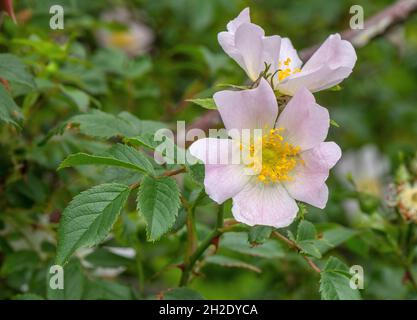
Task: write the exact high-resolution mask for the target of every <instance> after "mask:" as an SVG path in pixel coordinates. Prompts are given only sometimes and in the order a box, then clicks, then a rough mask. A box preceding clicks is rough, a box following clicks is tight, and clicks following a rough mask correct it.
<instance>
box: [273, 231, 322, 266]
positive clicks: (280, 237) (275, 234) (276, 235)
mask: <svg viewBox="0 0 417 320" xmlns="http://www.w3.org/2000/svg"><path fill="white" fill-rule="evenodd" d="M272 237H274V238H275V239H278V240H281V241H283V242H285V243H286V244H287V245H288V246H289V247H290V248H291V249H294V250H295V251H297V252H300V251H302V249H301V247H300V246H299V245H298V244H297V243H295V242H294V241H292V240H290V239H288V238H287V237H286V236H284V235H283V234H281V233H279V232H278V231H273V232H272ZM302 257H303V258H304V260H306V261H307V263H308V264H309V265H310V267H311V268H312V269H313V270H314V271H315V272H317V273H321V270H320V268H319V267H318V266H317V265H316V264H315V263H314V262H313V260H311V259H310V258H309V257H307V256H305V255H302Z"/></svg>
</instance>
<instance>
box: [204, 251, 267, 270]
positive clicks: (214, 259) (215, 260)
mask: <svg viewBox="0 0 417 320" xmlns="http://www.w3.org/2000/svg"><path fill="white" fill-rule="evenodd" d="M206 261H207V263H212V264H217V265H219V266H222V267H229V268H241V269H246V270H249V271H253V272H256V273H261V272H262V270H261V269H259V268H258V267H257V266H254V265H253V264H250V263H247V262H244V261H241V260H238V259H235V258H230V257H226V256H221V255H215V256H210V257H207V259H206Z"/></svg>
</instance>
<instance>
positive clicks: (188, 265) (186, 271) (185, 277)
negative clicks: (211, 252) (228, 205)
mask: <svg viewBox="0 0 417 320" xmlns="http://www.w3.org/2000/svg"><path fill="white" fill-rule="evenodd" d="M222 227H223V206H220V207H219V210H218V212H217V221H216V227H215V229H214V230H213V231H212V232H211V233H210V234H209V235H208V236H207V237H206V238H205V239H204V240H203V241H202V242H201V243H200V245H199V246H198V247H197V249H196V250H195V251H194V253H193V254H191V256H190V257H189V259H188V262H186V261H185V262H184V266H183V271H182V275H181V279H180V286H181V287H184V286H186V285H187V283H188V281H189V279H190V275H191V273H192V271H193V269H194V265H195V263H196V262H197V261H198V260H199V259H200V258H201V256H202V255H203V254H204V252H205V251H206V249H207V248H208V247H209V246H210V245H211V244H213V241H214V240H215V239H216V238H218V237H219V236H220V235H221V234H222V231H221V228H222Z"/></svg>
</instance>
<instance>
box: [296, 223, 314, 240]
mask: <svg viewBox="0 0 417 320" xmlns="http://www.w3.org/2000/svg"><path fill="white" fill-rule="evenodd" d="M315 238H316V227H314V225H313V224H312V223H311V222H309V221H307V220H302V221H301V222H300V223H299V224H298V228H297V242H299V241H303V240H313V239H315Z"/></svg>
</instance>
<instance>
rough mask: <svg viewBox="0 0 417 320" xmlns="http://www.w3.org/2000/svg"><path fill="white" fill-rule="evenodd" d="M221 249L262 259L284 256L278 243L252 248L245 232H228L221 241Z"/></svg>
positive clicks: (267, 242)
mask: <svg viewBox="0 0 417 320" xmlns="http://www.w3.org/2000/svg"><path fill="white" fill-rule="evenodd" d="M220 247H221V248H226V249H229V250H233V251H236V252H239V253H243V254H247V255H250V256H255V257H261V258H269V259H273V258H279V257H282V256H283V255H284V252H283V250H282V247H281V246H280V245H279V243H278V242H276V241H273V240H270V241H266V242H265V243H264V244H262V245H257V246H251V245H250V243H249V242H248V236H247V234H246V233H243V232H228V233H226V234H224V235H223V237H222V238H221V240H220Z"/></svg>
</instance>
